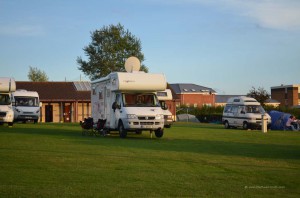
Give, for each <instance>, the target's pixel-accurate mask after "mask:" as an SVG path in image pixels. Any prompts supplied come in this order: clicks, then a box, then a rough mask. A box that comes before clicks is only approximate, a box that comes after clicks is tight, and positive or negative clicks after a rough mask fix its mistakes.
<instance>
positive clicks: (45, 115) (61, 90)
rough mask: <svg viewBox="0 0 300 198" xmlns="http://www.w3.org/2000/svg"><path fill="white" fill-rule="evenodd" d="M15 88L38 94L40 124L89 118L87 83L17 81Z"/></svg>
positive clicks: (89, 93) (89, 88)
mask: <svg viewBox="0 0 300 198" xmlns="http://www.w3.org/2000/svg"><path fill="white" fill-rule="evenodd" d="M16 86H17V89H25V90H27V91H36V92H38V93H39V97H40V102H42V107H41V111H40V112H41V116H40V122H79V121H81V120H83V119H84V118H86V117H89V116H91V87H90V83H89V82H28V81H17V82H16Z"/></svg>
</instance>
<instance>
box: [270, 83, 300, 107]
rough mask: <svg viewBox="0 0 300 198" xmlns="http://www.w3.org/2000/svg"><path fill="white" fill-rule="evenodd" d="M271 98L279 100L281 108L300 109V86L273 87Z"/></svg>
mask: <svg viewBox="0 0 300 198" xmlns="http://www.w3.org/2000/svg"><path fill="white" fill-rule="evenodd" d="M271 98H273V99H275V100H277V101H278V102H279V103H280V106H286V107H299V105H300V84H294V85H281V86H276V87H271Z"/></svg>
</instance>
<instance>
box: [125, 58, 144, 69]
mask: <svg viewBox="0 0 300 198" xmlns="http://www.w3.org/2000/svg"><path fill="white" fill-rule="evenodd" d="M140 67H141V62H140V60H139V59H138V58H137V57H134V56H131V57H129V58H128V59H127V60H126V61H125V70H126V71H127V72H133V71H139V70H140Z"/></svg>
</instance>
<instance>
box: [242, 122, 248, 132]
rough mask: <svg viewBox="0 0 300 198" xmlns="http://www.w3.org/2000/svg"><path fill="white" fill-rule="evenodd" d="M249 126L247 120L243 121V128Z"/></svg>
mask: <svg viewBox="0 0 300 198" xmlns="http://www.w3.org/2000/svg"><path fill="white" fill-rule="evenodd" d="M248 128H249V126H248V122H243V129H245V130H247V129H248Z"/></svg>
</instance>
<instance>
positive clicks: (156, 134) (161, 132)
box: [155, 129, 164, 138]
mask: <svg viewBox="0 0 300 198" xmlns="http://www.w3.org/2000/svg"><path fill="white" fill-rule="evenodd" d="M163 135H164V130H163V129H157V130H155V136H156V137H157V138H161V137H162V136H163Z"/></svg>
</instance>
